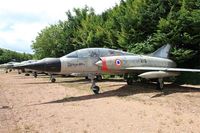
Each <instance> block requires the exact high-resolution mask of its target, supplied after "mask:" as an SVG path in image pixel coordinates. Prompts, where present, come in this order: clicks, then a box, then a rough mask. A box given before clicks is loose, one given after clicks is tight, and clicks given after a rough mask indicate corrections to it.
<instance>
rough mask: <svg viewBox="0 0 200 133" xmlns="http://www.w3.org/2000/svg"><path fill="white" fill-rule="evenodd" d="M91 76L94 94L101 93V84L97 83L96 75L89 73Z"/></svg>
mask: <svg viewBox="0 0 200 133" xmlns="http://www.w3.org/2000/svg"><path fill="white" fill-rule="evenodd" d="M89 78H90V79H91V82H92V86H91V90H92V91H93V92H94V94H99V90H100V88H99V86H97V85H96V82H95V76H94V75H89Z"/></svg>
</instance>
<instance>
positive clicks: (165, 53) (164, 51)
mask: <svg viewBox="0 0 200 133" xmlns="http://www.w3.org/2000/svg"><path fill="white" fill-rule="evenodd" d="M170 48H171V46H170V45H169V44H167V45H164V46H162V47H161V48H159V49H157V50H156V51H155V52H153V53H151V54H150V56H153V57H160V58H168V57H169V51H170Z"/></svg>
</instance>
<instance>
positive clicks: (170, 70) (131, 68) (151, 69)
mask: <svg viewBox="0 0 200 133" xmlns="http://www.w3.org/2000/svg"><path fill="white" fill-rule="evenodd" d="M126 70H130V71H131V70H132V71H167V72H200V69H185V68H166V67H128V68H126Z"/></svg>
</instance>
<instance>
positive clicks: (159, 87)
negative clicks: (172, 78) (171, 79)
mask: <svg viewBox="0 0 200 133" xmlns="http://www.w3.org/2000/svg"><path fill="white" fill-rule="evenodd" d="M163 88H164V81H163V79H162V78H160V79H158V81H157V88H156V89H157V90H163Z"/></svg>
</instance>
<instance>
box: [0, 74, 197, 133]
mask: <svg viewBox="0 0 200 133" xmlns="http://www.w3.org/2000/svg"><path fill="white" fill-rule="evenodd" d="M48 80H49V79H48V78H47V77H46V76H42V77H41V76H39V78H37V79H35V78H33V77H32V76H28V77H25V76H24V75H18V74H16V72H11V73H9V74H5V73H3V72H1V71H0V133H23V132H31V133H32V132H33V133H38V132H39V133H45V132H48V133H94V132H95V133H104V132H105V133H130V132H139V133H140V132H142V133H151V132H152V133H156V132H157V133H166V132H177V133H179V132H182V133H184V132H185V133H199V132H200V126H199V125H200V85H196V86H189V85H184V86H178V85H171V84H168V85H166V88H165V90H164V92H159V91H156V90H155V89H154V88H155V85H154V84H141V83H135V84H134V85H133V86H127V85H126V83H125V82H122V81H118V80H117V81H105V82H100V83H98V85H99V86H100V87H101V88H102V89H101V94H99V95H93V93H92V92H91V91H90V90H89V89H88V88H89V86H90V83H89V81H86V80H82V79H81V78H58V80H57V81H58V82H57V83H50V82H49V81H48Z"/></svg>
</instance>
